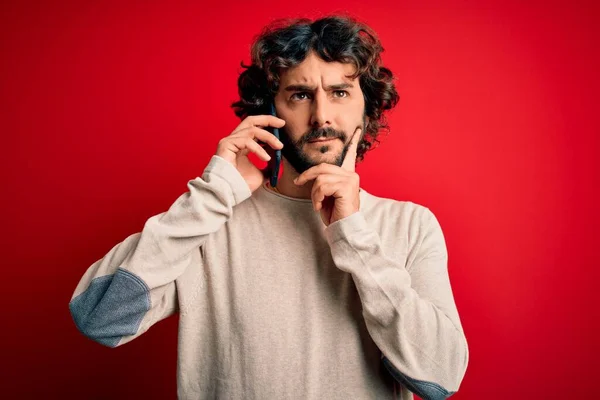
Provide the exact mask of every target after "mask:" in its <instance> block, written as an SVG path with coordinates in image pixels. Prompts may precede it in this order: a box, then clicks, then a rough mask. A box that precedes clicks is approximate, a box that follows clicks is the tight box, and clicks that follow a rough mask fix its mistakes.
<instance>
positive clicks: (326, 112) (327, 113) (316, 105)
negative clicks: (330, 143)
mask: <svg viewBox="0 0 600 400" xmlns="http://www.w3.org/2000/svg"><path fill="white" fill-rule="evenodd" d="M331 112H332V109H331V107H330V104H329V101H328V99H327V94H326V93H324V92H322V91H317V93H315V95H314V100H313V103H312V106H311V120H310V123H311V125H312V126H313V127H314V128H326V127H329V126H331V121H332V119H333V118H332V115H331Z"/></svg>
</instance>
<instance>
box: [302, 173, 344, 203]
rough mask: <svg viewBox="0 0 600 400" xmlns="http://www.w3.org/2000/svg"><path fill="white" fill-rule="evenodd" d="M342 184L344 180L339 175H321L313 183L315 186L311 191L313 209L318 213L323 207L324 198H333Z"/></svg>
mask: <svg viewBox="0 0 600 400" xmlns="http://www.w3.org/2000/svg"><path fill="white" fill-rule="evenodd" d="M343 182H344V178H343V177H342V176H340V175H328V176H327V177H325V175H322V176H321V177H320V178H319V180H317V181H315V185H314V186H313V188H312V191H311V195H310V197H311V199H312V202H313V208H314V209H315V210H316V211H319V210H320V209H321V207H322V206H323V201H325V197H327V196H333V195H334V194H335V193H336V192H337V191H338V189H339V188H340V184H341V183H343Z"/></svg>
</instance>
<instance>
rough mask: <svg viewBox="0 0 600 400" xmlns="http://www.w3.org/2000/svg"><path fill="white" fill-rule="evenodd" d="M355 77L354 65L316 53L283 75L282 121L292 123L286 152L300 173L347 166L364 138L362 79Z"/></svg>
mask: <svg viewBox="0 0 600 400" xmlns="http://www.w3.org/2000/svg"><path fill="white" fill-rule="evenodd" d="M353 72H354V66H353V65H352V64H343V63H339V62H332V63H328V62H325V61H323V60H322V59H321V58H319V57H318V56H317V55H316V54H315V53H314V52H310V53H309V54H308V56H307V57H306V59H305V60H304V61H303V62H302V63H301V64H299V65H297V66H296V67H293V68H289V69H287V70H286V71H284V72H282V74H281V77H280V86H279V91H278V92H277V95H276V96H275V108H276V111H277V116H278V117H279V118H282V119H284V120H285V121H286V124H285V126H284V127H283V128H282V129H280V134H281V135H280V136H281V141H282V142H283V144H284V147H283V149H282V150H281V153H282V155H283V157H285V159H286V160H287V161H288V162H289V163H290V165H291V166H292V167H293V168H294V169H295V170H296V172H298V173H299V174H301V173H302V172H304V171H306V170H307V169H309V168H311V167H313V166H315V165H318V164H321V163H329V164H334V165H337V166H341V165H342V162H343V161H344V157H345V156H346V153H347V151H348V147H349V146H350V139H351V138H352V134H353V133H354V132H355V130H356V128H358V127H360V128H362V135H364V132H365V124H366V122H367V121H368V120H367V119H366V118H365V117H364V112H365V101H364V97H363V93H362V90H361V88H360V84H359V79H358V78H355V79H353V80H351V79H349V78H347V77H346V75H351V74H352V73H353ZM323 139H328V140H327V141H320V142H318V141H317V140H323Z"/></svg>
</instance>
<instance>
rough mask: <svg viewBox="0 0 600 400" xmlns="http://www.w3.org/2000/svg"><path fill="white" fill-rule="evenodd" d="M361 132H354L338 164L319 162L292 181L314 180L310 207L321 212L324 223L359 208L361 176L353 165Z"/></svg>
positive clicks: (360, 130) (297, 183)
mask: <svg viewBox="0 0 600 400" xmlns="http://www.w3.org/2000/svg"><path fill="white" fill-rule="evenodd" d="M361 133H362V129H361V128H357V129H356V130H355V131H354V135H353V136H352V139H351V142H350V147H349V148H348V152H347V153H346V158H345V159H344V162H343V163H342V166H341V167H338V166H337V165H333V164H328V163H322V164H319V165H316V166H314V167H312V168H309V169H307V170H306V171H304V172H303V173H302V174H300V176H298V178H296V179H295V180H294V183H295V184H296V185H299V186H300V185H304V184H305V183H306V182H308V181H310V180H313V179H314V180H315V182H314V184H313V187H312V192H311V198H312V202H313V208H314V209H315V211H320V212H321V219H322V220H323V223H324V224H325V225H327V226H329V225H330V224H332V223H334V222H335V221H338V220H340V219H342V218H346V217H348V216H350V215H352V214H354V213H355V212H357V211H359V209H360V196H359V187H360V178H359V176H358V174H357V173H356V172H355V166H356V149H357V148H358V143H359V141H360V139H361Z"/></svg>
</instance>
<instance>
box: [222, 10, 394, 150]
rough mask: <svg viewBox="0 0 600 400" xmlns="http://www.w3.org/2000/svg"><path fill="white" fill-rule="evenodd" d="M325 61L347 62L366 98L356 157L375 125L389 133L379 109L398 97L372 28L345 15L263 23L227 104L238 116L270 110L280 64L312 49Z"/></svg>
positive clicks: (365, 147) (369, 141)
mask: <svg viewBox="0 0 600 400" xmlns="http://www.w3.org/2000/svg"><path fill="white" fill-rule="evenodd" d="M311 50H313V51H315V53H316V54H317V55H318V56H319V57H320V58H322V59H323V60H324V61H326V62H332V61H337V62H342V63H351V64H353V65H354V66H355V68H356V71H355V73H354V74H353V75H352V76H351V78H352V79H354V78H356V77H360V78H359V82H360V87H361V89H362V92H363V94H364V98H365V116H367V117H369V123H368V124H367V127H366V132H365V133H364V136H363V140H361V142H360V143H359V145H358V149H357V161H361V160H362V159H363V158H364V154H365V153H366V152H367V151H368V150H369V149H370V148H371V146H372V144H373V143H372V142H379V140H378V139H377V137H378V135H379V132H380V130H385V131H387V132H388V133H389V127H388V125H387V122H386V119H385V117H384V115H383V112H384V111H386V110H390V109H392V108H393V107H394V106H395V105H396V103H397V102H398V100H399V96H398V93H397V92H396V88H395V86H394V83H393V79H394V76H393V74H392V72H391V71H390V70H389V69H388V68H385V67H383V66H382V65H381V57H380V54H381V53H382V52H383V51H384V49H383V47H382V46H381V43H380V42H379V39H378V38H377V35H376V34H375V32H373V31H372V30H371V28H369V27H368V26H366V25H364V24H362V23H359V22H357V21H356V20H355V19H354V18H352V17H349V16H339V15H338V16H328V17H324V18H321V19H318V20H315V21H312V20H310V19H308V18H298V19H291V20H290V19H280V20H276V21H274V22H273V23H272V24H270V25H268V26H267V27H265V28H264V29H263V31H262V32H261V33H260V34H259V35H258V36H257V37H256V38H255V40H254V43H253V44H252V48H251V63H250V65H245V64H244V62H243V61H242V63H241V66H242V67H243V68H245V71H243V72H242V73H241V74H240V76H239V78H238V93H239V96H240V100H239V101H236V102H235V103H233V104H231V107H232V108H234V112H235V114H236V115H237V116H238V117H240V118H241V119H243V118H245V117H246V116H249V115H257V114H269V109H268V107H269V103H270V102H271V101H272V100H273V98H274V97H275V95H276V93H277V90H278V89H279V79H280V73H281V71H282V70H285V69H287V68H290V67H294V66H296V65H298V64H300V63H301V62H302V61H303V60H304V59H305V57H306V56H307V54H308V53H309V52H310V51H311Z"/></svg>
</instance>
